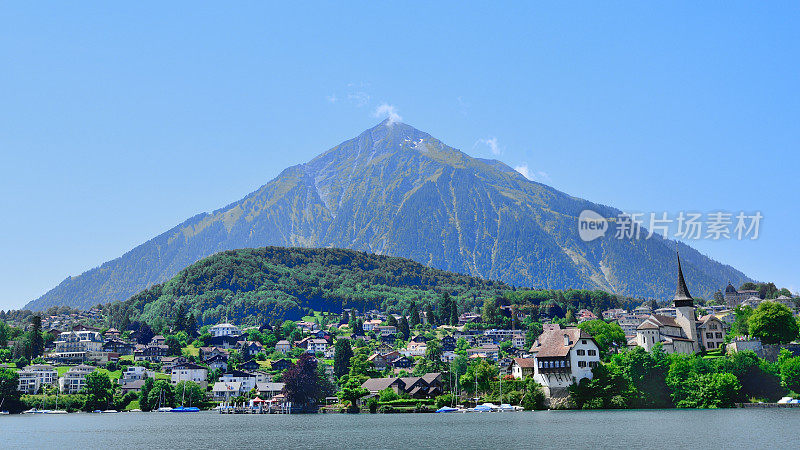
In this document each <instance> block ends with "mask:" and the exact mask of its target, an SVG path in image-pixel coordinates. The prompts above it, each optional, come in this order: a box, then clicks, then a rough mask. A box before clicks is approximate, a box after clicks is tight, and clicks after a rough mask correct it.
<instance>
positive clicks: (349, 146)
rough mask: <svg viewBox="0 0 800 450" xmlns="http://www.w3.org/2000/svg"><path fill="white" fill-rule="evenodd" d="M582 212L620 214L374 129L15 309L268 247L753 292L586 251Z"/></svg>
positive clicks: (394, 129) (636, 250) (629, 247)
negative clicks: (681, 279)
mask: <svg viewBox="0 0 800 450" xmlns="http://www.w3.org/2000/svg"><path fill="white" fill-rule="evenodd" d="M584 209H592V210H594V211H596V212H598V213H600V214H601V215H603V216H606V217H610V216H615V215H617V214H618V213H619V211H618V210H616V209H614V208H612V207H608V206H603V205H598V204H594V203H591V202H589V201H586V200H582V199H580V198H576V197H572V196H569V195H567V194H565V193H563V192H560V191H558V190H555V189H553V188H551V187H549V186H546V185H544V184H541V183H537V182H535V181H530V180H528V179H526V178H525V177H523V176H522V175H521V174H519V173H517V172H516V171H514V170H513V169H512V168H510V167H508V166H507V165H505V164H503V163H502V162H500V161H495V160H483V159H478V158H472V157H470V156H468V155H466V154H465V153H462V152H460V151H458V150H456V149H454V148H451V147H448V146H447V145H445V144H443V143H442V142H441V141H439V140H438V139H436V138H434V137H432V136H430V135H429V134H427V133H425V132H422V131H419V130H417V129H415V128H413V127H411V126H409V125H406V124H404V123H399V122H393V123H392V122H388V121H384V122H381V123H380V124H378V125H377V126H375V127H373V128H371V129H369V130H366V131H364V132H363V133H361V134H360V135H358V136H357V137H355V138H353V139H350V140H347V141H345V142H343V143H342V144H340V145H337V146H336V147H333V148H332V149H330V150H328V151H326V152H324V153H323V154H321V155H319V156H317V157H316V158H314V159H313V160H311V161H309V162H308V163H306V164H300V165H296V166H292V167H289V168H287V169H285V170H284V171H283V172H281V174H280V175H278V176H277V177H276V178H275V179H273V180H272V181H270V182H268V183H267V184H265V185H264V186H262V187H261V188H259V189H258V190H256V191H255V192H253V193H251V194H249V195H247V196H246V197H244V198H243V199H241V200H239V201H236V202H233V203H231V204H229V205H227V206H225V207H224V208H221V209H218V210H216V211H214V212H212V213H210V214H208V213H204V214H198V215H196V216H194V217H192V218H190V219H188V220H186V221H185V222H183V223H182V224H180V225H178V226H176V227H174V228H172V229H170V230H168V231H166V232H165V233H163V234H161V235H159V236H157V237H155V238H153V239H151V240H149V241H147V242H145V243H143V244H141V245H139V246H137V247H136V248H134V249H132V250H131V251H129V252H127V253H125V254H124V255H122V256H121V257H119V258H117V259H114V260H112V261H109V262H106V263H104V264H103V265H101V266H100V267H98V268H95V269H92V270H89V271H87V272H85V273H83V274H81V275H79V276H75V277H70V278H67V279H66V280H64V281H63V282H62V283H60V284H59V285H58V286H56V287H55V288H53V289H52V290H50V291H49V292H47V293H46V294H44V295H43V296H41V297H40V298H38V299H36V300H34V301H31V302H30V303H28V304H27V305H26V306H25V308H27V309H33V310H40V309H45V308H47V307H49V306H54V305H69V306H73V307H84V308H86V307H90V306H93V305H95V304H98V303H107V302H111V301H114V300H125V299H127V298H129V297H130V296H132V295H133V294H135V293H137V292H139V291H140V290H142V289H144V288H146V287H148V286H150V285H153V284H155V283H160V282H163V281H165V280H167V279H169V278H171V277H172V276H174V275H175V274H176V273H177V272H178V271H179V270H181V269H183V268H184V267H186V266H188V265H190V264H192V263H194V262H196V261H198V260H200V259H201V258H204V257H206V256H209V255H211V254H213V253H216V252H218V251H222V250H231V249H237V248H252V247H263V246H267V245H278V246H300V247H340V248H350V249H355V250H362V251H366V252H371V253H377V254H385V255H392V256H402V257H406V258H410V259H413V260H415V261H418V262H420V263H422V264H424V265H427V266H430V267H435V268H439V269H444V270H450V271H455V272H461V273H466V274H470V275H473V276H478V277H482V278H486V279H494V280H500V281H504V282H507V283H511V284H514V285H518V286H528V287H536V288H587V289H595V288H598V289H603V290H606V291H609V292H613V293H617V294H622V295H626V296H631V297H642V298H651V297H652V298H657V299H668V298H670V297H671V293H672V292H671V291H672V290H673V289H674V273H675V270H676V262H675V258H674V254H675V250H676V247H677V249H679V250H680V253H681V259H682V261H683V271H684V273H685V275H686V279H687V282H688V284H689V288H690V289H691V291H692V292H695V293H696V294H697V295H699V296H709V295H711V293H713V292H714V291H716V290H717V289H719V288H721V287H723V286H725V285H726V284H727V283H728V281H731V282H733V283H734V284H736V285H739V284H741V283H743V282H745V281H750V278H748V277H747V276H745V275H744V274H743V273H741V272H739V271H738V270H736V269H734V268H732V267H730V266H727V265H723V264H720V263H718V262H716V261H714V260H712V259H710V258H708V257H706V256H704V255H702V254H700V253H699V252H697V251H696V250H694V249H692V248H690V247H688V246H686V245H683V244H678V243H675V242H673V241H668V240H664V239H661V238H659V237H654V238H652V239H649V240H617V239H614V238H613V236H606V237H604V238H600V239H597V240H595V241H592V242H583V241H582V240H581V239H580V238H579V237H578V235H577V231H576V223H577V217H578V215H579V214H580V211H582V210H584Z"/></svg>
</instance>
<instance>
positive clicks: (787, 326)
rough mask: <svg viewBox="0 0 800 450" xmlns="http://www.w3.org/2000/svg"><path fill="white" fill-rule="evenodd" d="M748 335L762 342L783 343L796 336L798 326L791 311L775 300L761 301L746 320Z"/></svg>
mask: <svg viewBox="0 0 800 450" xmlns="http://www.w3.org/2000/svg"><path fill="white" fill-rule="evenodd" d="M748 327H749V330H750V335H751V336H755V337H757V338H759V339H761V342H762V343H764V344H785V343H789V342H791V341H793V340H794V339H796V338H797V332H798V326H797V321H795V319H794V317H793V316H792V311H791V310H790V309H789V308H787V307H786V306H784V305H782V304H780V303H776V302H761V304H760V305H758V308H756V310H755V311H753V315H752V316H750V320H749V321H748Z"/></svg>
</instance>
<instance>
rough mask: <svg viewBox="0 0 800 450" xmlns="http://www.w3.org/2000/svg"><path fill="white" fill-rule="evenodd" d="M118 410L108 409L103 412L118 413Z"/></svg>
mask: <svg viewBox="0 0 800 450" xmlns="http://www.w3.org/2000/svg"><path fill="white" fill-rule="evenodd" d="M118 412H119V411H117V410H116V409H107V410H105V411H103V414H114V413H118Z"/></svg>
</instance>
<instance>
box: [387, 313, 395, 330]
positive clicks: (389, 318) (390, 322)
mask: <svg viewBox="0 0 800 450" xmlns="http://www.w3.org/2000/svg"><path fill="white" fill-rule="evenodd" d="M386 325H389V326H390V327H397V319H396V318H395V317H394V316H393V315H392V314H388V315H387V317H386Z"/></svg>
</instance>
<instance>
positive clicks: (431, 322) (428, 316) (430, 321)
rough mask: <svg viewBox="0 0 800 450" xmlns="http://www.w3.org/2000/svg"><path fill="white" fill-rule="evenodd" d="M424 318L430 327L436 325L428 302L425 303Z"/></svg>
mask: <svg viewBox="0 0 800 450" xmlns="http://www.w3.org/2000/svg"><path fill="white" fill-rule="evenodd" d="M425 320H427V321H428V325H430V326H432V327H435V326H436V316H434V315H433V309H432V308H431V304H430V303H425Z"/></svg>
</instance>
